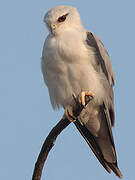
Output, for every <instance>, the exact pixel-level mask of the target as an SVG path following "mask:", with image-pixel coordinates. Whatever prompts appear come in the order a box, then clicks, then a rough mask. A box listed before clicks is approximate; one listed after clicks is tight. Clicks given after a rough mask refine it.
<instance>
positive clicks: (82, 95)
mask: <svg viewBox="0 0 135 180" xmlns="http://www.w3.org/2000/svg"><path fill="white" fill-rule="evenodd" d="M85 96H91V97H93V96H94V93H93V92H91V91H82V92H81V98H80V99H79V101H80V103H82V105H83V106H85V104H86V103H85Z"/></svg>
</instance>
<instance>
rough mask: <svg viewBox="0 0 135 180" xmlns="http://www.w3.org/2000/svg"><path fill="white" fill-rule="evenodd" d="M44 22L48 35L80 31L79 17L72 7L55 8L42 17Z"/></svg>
mask: <svg viewBox="0 0 135 180" xmlns="http://www.w3.org/2000/svg"><path fill="white" fill-rule="evenodd" d="M44 22H45V23H46V26H47V28H48V29H49V31H50V33H52V34H53V35H57V34H61V33H63V32H65V31H67V30H69V31H70V30H71V29H76V30H78V31H82V29H83V26H82V23H81V19H80V15H79V13H78V11H77V9H76V8H74V7H72V6H56V7H54V8H52V9H51V10H49V11H48V12H47V13H46V14H45V16H44Z"/></svg>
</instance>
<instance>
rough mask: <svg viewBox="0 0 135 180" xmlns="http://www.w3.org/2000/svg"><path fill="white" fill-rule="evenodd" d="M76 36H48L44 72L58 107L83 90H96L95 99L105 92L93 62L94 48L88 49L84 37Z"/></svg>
mask: <svg viewBox="0 0 135 180" xmlns="http://www.w3.org/2000/svg"><path fill="white" fill-rule="evenodd" d="M72 37H74V39H71V38H69V37H68V36H65V37H59V38H57V37H48V38H47V40H46V42H45V45H44V48H43V57H42V72H43V75H44V80H45V83H46V85H47V86H48V90H49V94H50V99H51V103H52V105H53V107H54V108H55V107H59V106H64V107H65V106H66V105H67V104H70V103H71V101H72V94H73V93H74V94H76V95H78V94H79V93H80V92H81V91H82V90H89V91H92V92H93V93H94V94H95V98H94V99H95V101H101V99H102V97H103V96H104V89H103V87H102V84H101V83H100V77H99V74H97V73H96V72H95V70H94V68H93V66H92V60H93V58H94V55H93V52H91V53H90V52H89V53H88V49H87V48H86V46H85V44H84V43H83V40H82V39H80V37H78V36H77V35H75V36H73V34H72ZM63 39H64V41H63Z"/></svg>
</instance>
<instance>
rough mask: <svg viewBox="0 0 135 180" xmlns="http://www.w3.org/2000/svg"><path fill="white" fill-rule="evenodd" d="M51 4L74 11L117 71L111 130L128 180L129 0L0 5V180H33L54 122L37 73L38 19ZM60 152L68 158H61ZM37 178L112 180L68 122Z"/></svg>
mask: <svg viewBox="0 0 135 180" xmlns="http://www.w3.org/2000/svg"><path fill="white" fill-rule="evenodd" d="M56 5H72V6H75V7H77V8H78V9H79V12H80V14H81V18H82V21H83V24H84V26H85V27H86V28H87V29H89V30H91V31H92V32H94V33H96V34H97V35H98V36H99V37H100V39H101V40H102V41H103V43H104V45H105V47H106V49H107V50H108V52H109V54H110V56H111V60H112V65H113V69H114V70H115V77H116V84H115V88H114V90H115V111H116V124H115V125H116V126H115V128H114V129H113V132H114V138H115V144H116V149H117V156H118V163H119V167H120V169H121V171H122V173H123V175H124V178H123V180H133V179H134V171H135V165H134V160H135V156H134V152H135V143H134V137H135V135H134V134H135V133H134V132H135V128H134V126H135V121H134V111H135V110H134V106H135V105H134V98H135V95H134V92H135V83H134V79H135V77H134V76H135V68H134V67H135V57H134V51H135V47H134V40H135V36H134V32H135V23H134V21H135V20H134V17H135V10H134V7H135V2H134V1H133V0H129V1H126V0H125V1H122V0H120V1H116V0H113V1H107V0H102V1H99V0H94V1H89V0H86V1H81V0H80V1H71V0H63V1H60V0H59V1H58V0H55V1H52V0H44V1H43V0H39V1H32V0H29V1H26V0H23V1H20V0H12V1H7V0H5V1H3V2H1V6H0V22H1V23H0V49H1V52H0V83H1V84H0V117H1V118H0V122H1V125H0V169H1V173H0V179H3V180H8V179H13V180H27V179H31V176H32V172H33V168H34V164H35V161H36V159H37V156H38V153H39V152H40V149H41V146H42V144H43V141H44V139H45V137H46V136H47V135H48V133H49V131H50V130H51V129H52V128H53V126H54V125H55V124H56V123H57V122H58V121H59V120H60V118H61V117H62V114H63V110H60V111H53V109H52V107H51V104H50V101H49V96H48V91H47V88H46V87H45V85H44V82H43V77H42V74H41V69H40V57H41V53H42V46H43V43H44V40H45V38H46V36H47V34H48V32H47V29H46V27H45V25H44V23H43V16H44V14H45V13H46V12H47V11H48V10H49V9H50V8H52V7H54V6H56ZM65 154H66V156H65ZM42 179H46V180H52V179H64V180H69V179H77V180H82V179H92V180H94V179H95V180H97V179H104V180H114V179H117V177H116V176H115V175H114V174H113V173H112V174H111V175H109V174H108V173H106V171H105V170H104V169H103V168H102V166H101V165H100V164H99V162H98V160H97V159H96V158H95V156H94V155H93V153H92V152H91V150H90V148H89V147H88V145H87V144H86V142H85V141H84V139H83V138H82V137H81V135H80V134H79V132H78V131H77V129H76V128H75V127H74V125H73V124H71V125H70V126H69V127H67V128H66V129H65V130H64V131H63V132H62V134H61V135H60V136H59V137H58V138H57V140H56V142H55V146H54V148H53V149H52V151H51V152H50V154H49V156H48V159H47V162H46V166H45V168H44V170H43V175H42Z"/></svg>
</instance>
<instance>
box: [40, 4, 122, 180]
mask: <svg viewBox="0 0 135 180" xmlns="http://www.w3.org/2000/svg"><path fill="white" fill-rule="evenodd" d="M44 22H45V24H46V27H47V29H48V31H49V34H48V36H47V38H46V40H45V43H44V45H43V51H42V58H41V69H42V73H43V78H44V81H45V84H46V86H47V88H48V92H49V96H50V101H51V104H52V107H53V108H54V109H57V108H61V107H62V108H64V110H65V111H66V108H67V107H68V106H69V105H72V103H73V97H72V96H73V94H74V95H75V96H77V95H78V94H79V93H81V102H82V104H83V105H85V96H86V95H90V96H92V97H93V100H92V101H91V102H90V103H89V104H88V105H87V107H86V108H85V111H83V112H82V113H81V114H80V116H79V117H78V120H79V122H80V124H81V125H80V128H79V131H80V133H81V134H82V135H83V137H85V139H86V140H87V142H88V144H89V146H90V147H91V149H92V151H93V153H94V154H95V156H96V157H97V159H98V160H99V162H100V163H101V164H102V166H103V167H104V168H105V169H106V171H107V172H109V173H111V170H112V171H113V172H114V173H115V174H116V175H117V176H118V177H119V178H122V177H123V175H122V173H121V171H120V169H119V168H118V163H117V156H116V150H115V144H114V138H113V133H112V127H113V126H114V123H115V113H114V92H113V86H114V81H115V80H114V72H113V70H112V65H111V60H110V56H109V54H108V52H107V51H106V49H105V47H104V45H103V43H102V41H101V40H100V39H99V38H98V37H97V36H96V35H95V34H94V33H93V32H90V31H88V30H86V29H85V28H84V26H83V24H82V21H81V17H80V14H79V12H78V10H77V8H75V7H72V6H63V5H60V6H56V7H53V8H52V9H50V10H49V11H48V12H47V13H46V14H45V16H44Z"/></svg>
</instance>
